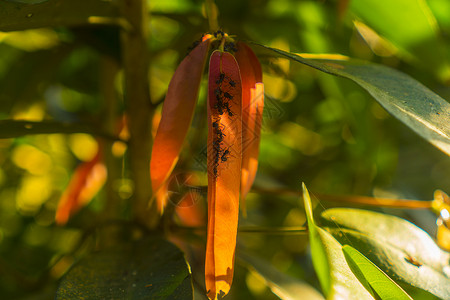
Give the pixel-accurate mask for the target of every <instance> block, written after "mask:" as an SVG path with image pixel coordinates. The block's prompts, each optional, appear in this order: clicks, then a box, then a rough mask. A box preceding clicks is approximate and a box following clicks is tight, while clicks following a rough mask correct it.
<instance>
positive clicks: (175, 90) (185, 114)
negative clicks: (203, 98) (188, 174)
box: [150, 40, 209, 212]
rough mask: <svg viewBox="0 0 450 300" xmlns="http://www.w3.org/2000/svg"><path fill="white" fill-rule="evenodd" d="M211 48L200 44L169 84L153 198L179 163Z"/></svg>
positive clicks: (156, 148)
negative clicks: (207, 55)
mask: <svg viewBox="0 0 450 300" xmlns="http://www.w3.org/2000/svg"><path fill="white" fill-rule="evenodd" d="M208 48H209V41H208V40H207V41H204V42H202V43H200V44H199V45H198V46H197V47H196V48H195V49H194V50H192V51H191V52H190V53H189V54H188V55H187V56H186V57H185V58H184V59H183V61H182V62H181V63H180V65H179V66H178V67H177V69H176V71H175V73H174V75H173V77H172V79H171V80H170V83H169V89H168V90H167V95H166V99H165V100H164V105H163V108H162V116H161V121H160V123H159V127H158V130H157V132H156V136H155V140H154V144H153V149H152V156H151V161H150V174H151V180H152V189H153V193H154V194H156V193H157V192H158V190H159V189H160V188H161V186H162V185H163V184H164V182H165V181H167V179H168V178H169V176H170V173H171V172H172V170H173V169H174V167H175V165H176V163H177V161H178V157H179V154H180V151H181V147H182V145H183V142H184V139H185V138H186V135H187V132H188V129H189V127H190V125H191V121H192V117H193V114H194V109H195V104H196V103H197V98H198V92H199V88H200V82H201V79H202V74H203V68H204V66H205V61H206V54H207V53H208ZM160 202H161V201H159V202H158V207H159V209H160V211H161V212H162V210H163V208H164V205H165V203H160Z"/></svg>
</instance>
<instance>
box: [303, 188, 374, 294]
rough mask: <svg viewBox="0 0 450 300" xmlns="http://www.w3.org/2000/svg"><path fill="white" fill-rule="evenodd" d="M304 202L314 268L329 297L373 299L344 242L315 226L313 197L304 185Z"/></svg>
mask: <svg viewBox="0 0 450 300" xmlns="http://www.w3.org/2000/svg"><path fill="white" fill-rule="evenodd" d="M303 201H304V206H305V210H306V216H307V220H308V229H309V241H310V244H311V256H312V259H313V263H314V269H315V270H316V272H317V276H318V277H319V281H320V284H321V286H322V289H323V291H324V293H325V295H327V299H374V298H373V297H372V296H371V294H370V293H369V292H368V291H367V290H366V289H365V288H364V286H363V285H362V284H361V283H360V282H359V281H358V279H357V278H356V277H355V275H354V274H353V272H352V271H351V269H350V267H349V266H348V264H347V262H346V260H345V257H344V253H343V252H342V246H341V244H339V242H338V241H337V240H336V239H335V238H334V237H333V236H332V235H331V234H330V233H328V232H327V231H325V230H324V229H322V228H320V227H319V226H317V225H316V223H315V221H314V216H313V211H312V203H311V198H310V196H309V193H308V190H307V189H306V187H305V185H304V184H303Z"/></svg>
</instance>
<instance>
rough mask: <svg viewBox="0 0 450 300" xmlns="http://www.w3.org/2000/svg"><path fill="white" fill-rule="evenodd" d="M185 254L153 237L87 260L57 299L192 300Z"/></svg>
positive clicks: (61, 287) (67, 278) (64, 280)
mask: <svg viewBox="0 0 450 300" xmlns="http://www.w3.org/2000/svg"><path fill="white" fill-rule="evenodd" d="M192 297H193V296H192V282H191V274H190V270H189V267H188V265H187V263H186V261H185V259H184V256H183V253H182V252H181V251H180V250H179V249H178V248H176V247H175V246H174V245H172V244H171V243H169V242H167V241H165V240H163V239H158V238H150V239H147V240H142V241H139V242H134V243H130V244H122V245H120V246H119V247H113V248H111V249H105V250H101V251H99V252H95V253H92V254H90V255H88V256H86V257H84V258H83V259H82V260H81V261H80V262H78V263H77V264H76V265H75V266H74V267H73V268H72V269H70V270H69V272H68V273H67V274H66V275H65V276H64V277H63V278H62V280H61V282H60V284H59V287H58V290H57V292H56V299H75V298H79V299H192Z"/></svg>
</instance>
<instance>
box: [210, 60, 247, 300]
mask: <svg viewBox="0 0 450 300" xmlns="http://www.w3.org/2000/svg"><path fill="white" fill-rule="evenodd" d="M208 85H209V88H208V237H207V245H206V262H205V278H206V290H207V291H208V297H209V298H210V299H217V296H218V295H224V294H227V293H228V291H229V290H230V287H231V283H232V281H233V272H234V253H235V248H236V235H237V225H238V216H239V187H240V177H241V161H242V86H241V76H240V72H239V66H238V64H237V62H236V60H235V59H234V57H233V55H231V54H230V53H226V52H225V53H222V52H219V51H215V52H214V53H213V54H212V55H211V60H210V63H209V83H208Z"/></svg>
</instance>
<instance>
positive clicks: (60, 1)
mask: <svg viewBox="0 0 450 300" xmlns="http://www.w3.org/2000/svg"><path fill="white" fill-rule="evenodd" d="M118 17H119V9H118V3H117V1H115V0H112V1H102V0H87V1H65V0H48V1H44V2H42V3H36V4H25V3H14V2H7V1H1V2H0V20H1V22H0V30H1V31H12V30H23V29H30V28H38V27H52V26H75V25H84V24H88V23H113V24H119V21H118V19H119V18H118ZM102 19H103V22H102V21H101V20H102Z"/></svg>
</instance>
